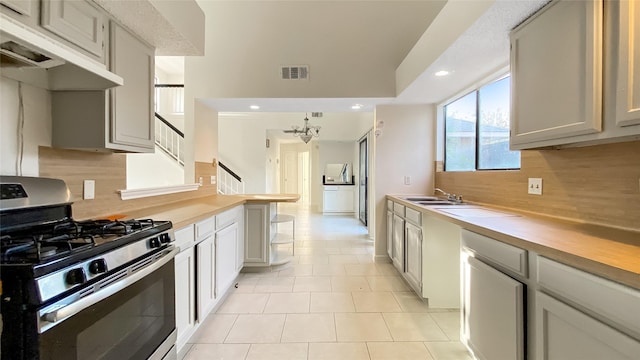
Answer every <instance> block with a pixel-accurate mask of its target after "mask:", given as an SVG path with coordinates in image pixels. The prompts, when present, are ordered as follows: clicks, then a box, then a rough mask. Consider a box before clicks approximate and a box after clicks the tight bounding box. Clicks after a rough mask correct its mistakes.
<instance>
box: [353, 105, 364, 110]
mask: <svg viewBox="0 0 640 360" xmlns="http://www.w3.org/2000/svg"><path fill="white" fill-rule="evenodd" d="M351 108H352V109H353V110H360V109H362V105H360V104H353V105H351Z"/></svg>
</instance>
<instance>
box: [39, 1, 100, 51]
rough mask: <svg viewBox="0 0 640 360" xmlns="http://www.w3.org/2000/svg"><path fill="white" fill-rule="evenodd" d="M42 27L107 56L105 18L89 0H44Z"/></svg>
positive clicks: (75, 43)
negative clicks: (105, 51) (105, 49)
mask: <svg viewBox="0 0 640 360" xmlns="http://www.w3.org/2000/svg"><path fill="white" fill-rule="evenodd" d="M41 4H42V27H44V28H45V29H47V30H49V31H51V32H52V33H54V34H56V35H58V36H60V37H62V38H64V39H65V40H68V41H69V42H71V43H73V44H74V45H77V46H78V47H80V48H82V49H84V50H86V51H88V52H89V53H91V54H93V55H95V56H96V57H98V58H99V59H103V58H104V28H105V27H104V21H105V18H104V16H103V15H102V13H101V12H100V10H98V9H97V8H95V7H94V6H92V5H91V2H90V1H78V0H50V1H42V2H41Z"/></svg>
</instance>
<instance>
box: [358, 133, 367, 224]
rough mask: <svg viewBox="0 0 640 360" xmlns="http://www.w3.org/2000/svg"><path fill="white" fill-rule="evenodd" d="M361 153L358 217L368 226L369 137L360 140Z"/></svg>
mask: <svg viewBox="0 0 640 360" xmlns="http://www.w3.org/2000/svg"><path fill="white" fill-rule="evenodd" d="M359 149H360V151H359V152H360V153H359V156H358V158H359V168H360V176H359V177H358V178H359V179H360V180H359V182H358V204H359V205H358V207H359V209H358V213H359V214H358V217H359V218H360V221H361V222H362V223H363V224H364V226H367V218H368V215H369V202H368V198H369V196H368V192H367V188H368V186H367V185H368V182H369V146H368V143H367V137H366V136H365V137H364V138H362V139H361V140H360V146H359Z"/></svg>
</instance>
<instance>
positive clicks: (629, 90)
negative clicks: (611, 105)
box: [616, 0, 640, 126]
mask: <svg viewBox="0 0 640 360" xmlns="http://www.w3.org/2000/svg"><path fill="white" fill-rule="evenodd" d="M616 5H618V6H619V7H620V8H619V12H618V14H619V18H618V22H617V24H618V36H619V40H618V41H617V44H618V46H620V50H619V51H618V62H617V65H618V77H617V80H618V83H617V89H616V95H617V96H616V100H617V101H616V123H617V124H618V125H619V126H629V125H637V124H640V1H638V0H630V1H620V2H617V4H616ZM625 44H628V46H625Z"/></svg>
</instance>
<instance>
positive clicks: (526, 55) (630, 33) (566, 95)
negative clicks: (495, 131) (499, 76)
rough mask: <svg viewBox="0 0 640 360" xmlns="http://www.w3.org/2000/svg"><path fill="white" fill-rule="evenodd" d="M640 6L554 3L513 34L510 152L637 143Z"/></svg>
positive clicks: (639, 123)
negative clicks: (612, 143)
mask: <svg viewBox="0 0 640 360" xmlns="http://www.w3.org/2000/svg"><path fill="white" fill-rule="evenodd" d="M639 19H640V3H639V2H638V0H632V1H605V2H603V1H602V0H588V1H587V0H585V1H571V0H554V1H552V2H551V3H549V4H548V5H547V6H545V7H544V8H543V9H542V10H541V11H540V12H539V13H537V14H536V15H534V16H533V17H532V18H531V19H529V20H527V21H526V22H524V23H523V24H522V25H520V26H518V27H517V28H516V29H514V30H513V32H512V33H511V75H512V80H511V81H512V91H511V96H512V98H511V104H512V106H511V148H512V149H536V148H544V147H549V146H558V147H562V146H586V145H595V144H602V143H611V142H622V141H633V140H637V139H638V136H640V71H638V69H639V68H640V67H638V63H639V60H640V45H639V44H638V39H640V26H639V25H638V21H639Z"/></svg>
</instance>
